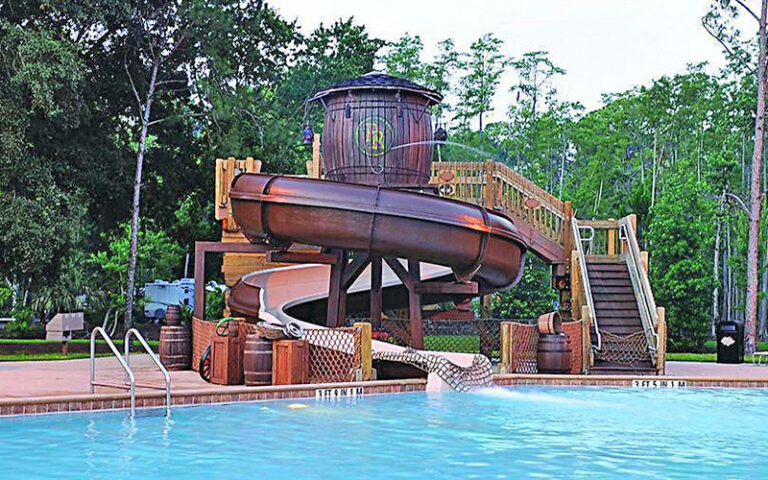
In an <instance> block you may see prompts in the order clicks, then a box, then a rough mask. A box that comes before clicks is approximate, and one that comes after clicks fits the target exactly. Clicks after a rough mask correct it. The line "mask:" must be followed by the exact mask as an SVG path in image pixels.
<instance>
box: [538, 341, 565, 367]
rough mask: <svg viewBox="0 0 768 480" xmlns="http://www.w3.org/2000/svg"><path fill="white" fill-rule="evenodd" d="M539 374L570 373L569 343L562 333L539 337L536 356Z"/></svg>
mask: <svg viewBox="0 0 768 480" xmlns="http://www.w3.org/2000/svg"><path fill="white" fill-rule="evenodd" d="M536 360H537V363H538V370H539V373H570V372H571V343H570V341H569V340H568V337H566V336H565V335H563V334H562V333H560V334H557V335H539V345H538V353H537V355H536Z"/></svg>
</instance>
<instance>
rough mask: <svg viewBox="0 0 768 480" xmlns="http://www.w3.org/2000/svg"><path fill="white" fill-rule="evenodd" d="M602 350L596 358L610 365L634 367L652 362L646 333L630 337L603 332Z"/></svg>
mask: <svg viewBox="0 0 768 480" xmlns="http://www.w3.org/2000/svg"><path fill="white" fill-rule="evenodd" d="M600 335H601V336H602V340H603V341H602V348H601V349H600V350H598V351H597V352H596V353H595V358H596V359H598V360H603V361H605V362H610V363H620V364H625V365H634V364H639V363H643V362H647V361H649V360H650V356H649V354H648V344H647V341H646V338H645V332H642V331H640V332H635V333H630V334H629V335H615V334H613V333H610V332H606V331H601V332H600Z"/></svg>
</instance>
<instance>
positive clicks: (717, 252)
mask: <svg viewBox="0 0 768 480" xmlns="http://www.w3.org/2000/svg"><path fill="white" fill-rule="evenodd" d="M719 260H720V219H718V220H717V227H716V228H715V256H714V262H713V263H714V268H713V270H714V277H715V278H716V279H717V282H716V283H715V288H714V289H713V290H712V336H713V337H714V336H715V325H716V324H717V320H718V317H719V316H720V309H719V308H718V299H719V296H720V289H719V288H718V287H719V285H720V265H719Z"/></svg>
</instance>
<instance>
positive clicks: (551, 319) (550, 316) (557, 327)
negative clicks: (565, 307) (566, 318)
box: [539, 312, 563, 335]
mask: <svg viewBox="0 0 768 480" xmlns="http://www.w3.org/2000/svg"><path fill="white" fill-rule="evenodd" d="M539 333H541V334H543V335H556V334H558V333H563V318H562V317H561V316H560V312H549V313H545V314H544V315H542V316H540V317H539Z"/></svg>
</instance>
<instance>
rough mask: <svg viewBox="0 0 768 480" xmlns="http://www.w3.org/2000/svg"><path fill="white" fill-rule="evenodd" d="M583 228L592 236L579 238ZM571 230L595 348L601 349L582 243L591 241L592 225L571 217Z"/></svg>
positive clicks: (593, 233) (601, 343) (600, 339)
mask: <svg viewBox="0 0 768 480" xmlns="http://www.w3.org/2000/svg"><path fill="white" fill-rule="evenodd" d="M582 228H584V229H585V230H587V229H591V231H592V236H591V237H590V238H588V239H582V238H581V229H582ZM571 230H572V232H573V239H574V243H575V244H576V254H577V255H578V257H579V270H580V271H581V283H582V284H583V285H584V288H583V290H584V296H586V297H587V309H588V310H589V318H591V319H592V323H593V324H594V326H595V336H596V337H597V345H595V349H596V350H601V349H602V348H603V337H602V335H600V328H599V327H598V324H597V314H596V313H595V304H594V301H593V300H592V286H591V285H590V282H589V272H588V271H587V256H586V254H585V253H584V245H582V243H581V242H582V241H589V242H591V241H592V239H593V238H594V236H595V230H594V229H593V228H592V227H588V226H587V227H580V226H579V222H578V220H576V216H575V215H574V216H572V217H571Z"/></svg>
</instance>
